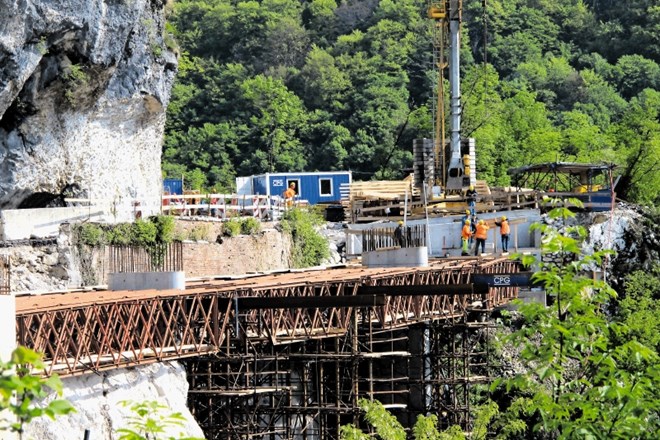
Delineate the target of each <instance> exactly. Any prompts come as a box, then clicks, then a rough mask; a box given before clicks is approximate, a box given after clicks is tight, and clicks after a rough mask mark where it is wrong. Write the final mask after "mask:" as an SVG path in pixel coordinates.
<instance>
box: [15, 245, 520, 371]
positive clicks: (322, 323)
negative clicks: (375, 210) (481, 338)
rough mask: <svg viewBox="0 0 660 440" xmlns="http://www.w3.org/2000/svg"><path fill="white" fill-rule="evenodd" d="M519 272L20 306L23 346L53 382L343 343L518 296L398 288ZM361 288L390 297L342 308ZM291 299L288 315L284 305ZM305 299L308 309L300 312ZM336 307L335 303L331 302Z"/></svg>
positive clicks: (272, 285)
mask: <svg viewBox="0 0 660 440" xmlns="http://www.w3.org/2000/svg"><path fill="white" fill-rule="evenodd" d="M517 271H518V269H517V264H516V263H515V262H513V261H510V260H508V259H505V258H499V259H478V260H477V259H458V260H443V261H442V262H436V263H434V264H432V265H431V266H429V267H424V268H382V269H373V268H372V269H367V268H361V267H358V268H351V267H349V268H343V269H332V270H317V271H314V270H310V271H305V272H303V271H298V272H295V271H294V272H291V273H281V274H274V275H262V276H252V277H240V278H230V279H218V280H203V281H196V282H190V283H189V284H188V285H187V287H186V290H185V291H130V292H70V293H66V294H52V295H39V296H37V295H35V296H19V297H17V302H16V304H17V323H16V325H17V335H18V341H17V342H18V344H20V345H24V346H27V347H29V348H32V349H35V350H37V351H39V352H42V353H43V356H44V361H45V362H46V366H47V368H46V371H45V374H51V373H53V372H57V373H59V374H61V375H65V376H66V375H73V374H81V373H85V372H91V371H99V370H105V369H111V368H118V367H126V366H133V365H138V364H145V363H149V362H159V361H162V360H166V359H179V358H184V357H190V356H196V355H199V354H204V353H213V352H219V351H220V350H221V348H220V347H221V345H222V344H223V341H224V340H225V339H227V338H240V339H243V340H244V343H249V344H273V345H277V344H288V343H292V342H297V341H303V340H310V339H323V338H332V337H337V336H341V335H344V334H345V333H346V332H347V329H348V328H349V327H350V323H351V321H352V320H356V319H360V320H362V321H367V320H368V321H369V322H371V323H372V325H373V326H376V327H380V328H387V329H395V328H403V327H406V326H408V325H412V324H415V323H419V322H423V321H435V320H444V319H449V318H452V317H457V316H462V315H464V314H465V313H467V312H468V311H470V310H475V309H478V310H482V311H488V310H491V309H492V308H493V307H495V306H498V305H501V304H503V303H505V302H507V301H509V300H510V299H512V298H514V297H515V296H516V294H517V288H509V287H507V288H491V289H489V290H488V292H487V293H485V292H483V293H482V292H477V291H475V292H470V293H467V294H442V293H438V294H430V295H401V294H399V295H397V287H399V288H401V287H403V286H449V285H459V284H463V285H465V284H470V283H471V275H472V274H473V273H502V272H517ZM361 286H386V287H387V288H388V290H387V291H386V292H385V293H384V294H382V298H381V299H380V300H379V301H378V302H374V303H373V304H374V305H373V306H369V307H366V306H361V307H357V306H354V305H351V304H355V302H353V303H351V302H349V301H344V303H343V304H342V301H341V298H347V297H354V296H356V295H357V292H358V290H359V288H360V287H361ZM241 298H244V299H245V300H247V299H248V298H249V300H250V301H245V304H246V305H249V304H252V308H246V307H243V308H241V307H240V304H241V302H240V300H241ZM276 298H277V299H278V301H273V300H274V299H276ZM286 298H291V303H292V305H291V306H290V307H285V306H283V305H282V304H283V302H282V299H286ZM301 298H305V299H306V300H305V301H304V305H296V303H298V304H300V303H302V301H297V302H296V299H298V300H300V299H301ZM332 298H336V299H337V301H336V302H334V303H333V302H328V301H327V300H328V299H332ZM255 301H256V302H255ZM332 301H335V300H332ZM330 303H332V304H336V305H333V306H328V305H327V304H330Z"/></svg>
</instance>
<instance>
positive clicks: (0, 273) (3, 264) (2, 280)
mask: <svg viewBox="0 0 660 440" xmlns="http://www.w3.org/2000/svg"><path fill="white" fill-rule="evenodd" d="M10 271H11V263H10V260H9V255H0V295H9V292H10V291H11V284H10V282H9V273H10Z"/></svg>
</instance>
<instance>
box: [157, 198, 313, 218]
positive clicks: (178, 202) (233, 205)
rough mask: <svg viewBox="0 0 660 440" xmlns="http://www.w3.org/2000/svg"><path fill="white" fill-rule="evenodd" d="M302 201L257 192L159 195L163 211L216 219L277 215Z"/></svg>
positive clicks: (305, 203)
mask: <svg viewBox="0 0 660 440" xmlns="http://www.w3.org/2000/svg"><path fill="white" fill-rule="evenodd" d="M307 205H308V203H307V201H305V200H301V199H298V198H294V199H293V200H287V199H284V198H282V197H280V196H268V195H258V194H240V195H239V194H184V195H180V194H170V195H164V196H163V197H162V205H161V210H162V212H163V214H170V215H182V216H199V215H201V216H209V217H216V218H220V219H229V218H232V217H240V216H250V217H254V218H257V219H260V220H272V219H276V218H279V217H280V216H281V214H282V212H284V211H285V210H287V209H290V208H292V207H294V206H296V207H299V206H307Z"/></svg>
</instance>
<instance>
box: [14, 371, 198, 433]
mask: <svg viewBox="0 0 660 440" xmlns="http://www.w3.org/2000/svg"><path fill="white" fill-rule="evenodd" d="M62 382H63V385H64V393H63V395H62V397H61V398H64V399H67V400H68V401H69V402H70V403H71V404H72V405H73V406H74V407H75V408H76V412H75V413H73V414H69V415H66V416H60V417H58V418H57V419H55V420H54V421H53V420H51V419H49V418H48V417H41V418H39V419H35V420H34V421H33V422H32V423H30V424H29V425H28V426H27V428H26V430H25V433H24V434H23V438H30V439H31V438H34V439H41V440H69V439H82V438H84V434H85V430H89V431H90V433H89V434H90V435H89V438H90V439H95V440H111V439H115V438H117V437H118V434H117V429H121V428H130V426H129V423H130V418H131V417H135V416H136V414H135V413H134V412H132V411H131V410H130V409H129V408H128V407H125V406H122V405H121V404H120V402H122V401H130V402H133V403H145V402H153V401H156V402H158V404H159V405H161V406H164V407H167V408H168V409H167V410H163V411H162V412H161V411H159V412H158V415H161V416H168V415H169V414H172V413H174V412H180V413H181V415H182V416H183V417H185V422H184V423H183V426H177V427H174V428H173V429H172V430H168V432H167V434H168V435H165V434H163V437H162V438H170V437H171V438H183V437H197V438H204V434H203V432H202V430H201V428H200V427H199V425H197V422H195V420H194V418H193V417H192V415H191V414H190V411H188V409H187V407H186V404H185V402H186V399H187V394H188V382H187V381H186V372H185V370H184V368H183V366H182V365H181V364H179V363H178V362H167V363H158V364H151V365H145V366H141V367H136V368H129V369H120V370H112V371H109V372H106V373H101V374H99V375H96V374H87V375H85V376H81V377H70V378H65V379H62ZM56 397H57V396H55V395H54V394H53V395H51V396H49V398H50V399H54V398H56ZM149 416H150V417H151V418H153V419H158V417H157V416H156V414H153V413H150V414H149ZM182 434H183V435H182ZM159 438H161V437H159Z"/></svg>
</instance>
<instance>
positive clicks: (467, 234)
mask: <svg viewBox="0 0 660 440" xmlns="http://www.w3.org/2000/svg"><path fill="white" fill-rule="evenodd" d="M471 236H472V231H471V230H470V225H465V226H463V230H462V231H461V238H464V239H466V240H467V239H468V238H470V237H471Z"/></svg>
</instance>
